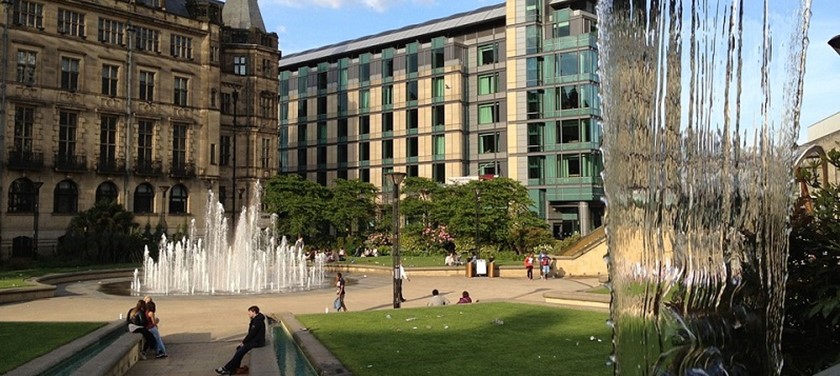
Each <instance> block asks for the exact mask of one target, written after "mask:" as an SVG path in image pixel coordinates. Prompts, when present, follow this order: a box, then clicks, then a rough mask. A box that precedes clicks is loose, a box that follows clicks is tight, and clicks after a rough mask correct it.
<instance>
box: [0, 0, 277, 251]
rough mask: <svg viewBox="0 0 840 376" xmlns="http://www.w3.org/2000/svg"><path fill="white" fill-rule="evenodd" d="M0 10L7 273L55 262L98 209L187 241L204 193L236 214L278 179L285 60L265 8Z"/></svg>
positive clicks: (40, 3) (149, 4) (130, 4)
mask: <svg viewBox="0 0 840 376" xmlns="http://www.w3.org/2000/svg"><path fill="white" fill-rule="evenodd" d="M2 10H3V12H4V13H3V16H2V17H0V20H3V29H2V31H3V45H2V49H3V51H2V52H3V55H2V58H3V60H2V64H0V65H1V66H2V67H0V69H2V71H0V76H2V77H1V78H2V79H3V83H4V84H5V85H3V86H2V87H1V88H0V104H2V105H0V110H2V113H0V260H6V259H8V258H10V257H31V256H32V255H33V252H39V253H41V254H46V253H50V252H53V251H54V250H55V246H56V244H57V242H58V240H59V238H60V237H61V236H62V235H63V234H64V232H65V229H66V227H67V225H68V224H69V222H70V220H71V218H73V216H75V215H76V214H77V213H78V212H80V211H84V210H86V209H89V208H91V207H92V206H93V205H94V203H95V202H96V201H98V200H116V202H118V203H120V204H122V205H124V207H125V208H127V209H128V210H129V211H132V212H134V214H135V220H136V222H137V223H139V224H140V225H141V226H144V227H145V225H147V224H148V225H150V226H151V227H152V228H153V229H154V228H155V227H157V226H158V224H159V223H160V224H162V225H164V226H166V228H168V229H169V232H170V233H171V232H174V231H177V230H178V229H185V228H186V227H187V225H188V224H189V222H190V220H192V219H193V218H197V219H199V221H201V219H202V218H203V213H204V212H205V207H206V200H207V192H208V189H210V188H212V189H214V190H215V191H216V192H218V194H219V196H220V198H221V201H222V202H223V203H225V205H226V207H227V210H228V211H229V212H230V211H232V209H233V208H235V207H237V206H238V204H239V203H240V202H241V200H246V199H247V198H248V196H249V195H250V194H251V192H250V184H249V183H250V182H253V181H255V180H257V179H260V178H263V177H265V176H269V175H271V174H273V173H274V172H275V171H276V170H277V168H278V160H277V147H278V145H277V110H276V108H277V107H276V100H277V87H278V80H277V61H278V59H279V52H278V50H277V35H276V34H275V33H268V32H266V30H265V26H264V25H263V21H262V18H261V16H260V11H259V9H258V8H257V0H228V1H227V3H226V4H225V3H222V2H221V1H216V0H112V1H107V2H103V1H98V0H9V1H6V0H4V1H3V9H2ZM193 214H198V215H195V216H194V215H193ZM198 225H199V226H202V225H203V223H200V222H199V223H198Z"/></svg>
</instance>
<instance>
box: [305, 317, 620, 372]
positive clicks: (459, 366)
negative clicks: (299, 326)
mask: <svg viewBox="0 0 840 376" xmlns="http://www.w3.org/2000/svg"><path fill="white" fill-rule="evenodd" d="M607 317H608V315H607V314H606V313H597V312H588V311H579V310H571V309H563V308H555V307H548V306H539V305H529V304H517V303H481V304H468V305H453V306H447V307H432V308H411V309H400V310H381V311H367V312H350V313H331V314H312V315H300V316H298V319H299V320H300V321H301V323H303V325H304V326H305V327H307V328H308V329H309V330H310V331H311V332H312V333H313V334H314V335H315V336H316V337H317V338H318V339H319V340H320V341H321V342H322V343H323V344H324V345H325V346H326V347H327V348H329V349H330V351H332V352H333V354H335V355H336V356H337V357H338V358H339V359H340V360H341V362H342V363H343V364H344V365H345V366H347V367H348V368H349V369H350V371H351V372H352V373H353V374H355V375H505V376H510V375H571V376H574V375H581V376H583V375H586V376H590V375H611V374H612V368H611V367H607V366H606V365H605V364H606V362H607V358H608V356H609V354H610V351H611V345H610V335H611V332H610V330H609V328H608V327H607V326H606V324H605V320H606V319H607ZM599 340H600V341H599Z"/></svg>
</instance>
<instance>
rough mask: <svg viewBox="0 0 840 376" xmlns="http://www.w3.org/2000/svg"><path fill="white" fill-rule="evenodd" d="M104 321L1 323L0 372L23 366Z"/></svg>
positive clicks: (100, 325) (99, 325) (101, 324)
mask: <svg viewBox="0 0 840 376" xmlns="http://www.w3.org/2000/svg"><path fill="white" fill-rule="evenodd" d="M103 325H105V323H95V322H93V323H91V322H76V323H74V322H61V323H49V322H46V323H45V322H0V354H3V356H0V374H3V373H6V372H8V371H11V370H12V369H15V368H17V367H20V366H21V365H23V364H24V363H26V362H28V361H30V360H32V359H35V358H37V357H39V356H41V355H44V354H46V353H48V352H50V351H52V350H54V349H56V348H58V347H60V346H61V345H64V344H66V343H69V342H72V341H73V340H75V339H76V338H79V337H81V336H84V335H85V334H88V333H90V332H92V331H94V330H95V329H98V328H100V327H102V326H103Z"/></svg>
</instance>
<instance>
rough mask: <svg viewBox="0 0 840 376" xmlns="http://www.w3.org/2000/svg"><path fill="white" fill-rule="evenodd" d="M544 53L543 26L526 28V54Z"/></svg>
mask: <svg viewBox="0 0 840 376" xmlns="http://www.w3.org/2000/svg"><path fill="white" fill-rule="evenodd" d="M540 51H542V26H539V25H528V26H525V53H526V54H535V53H537V52H540Z"/></svg>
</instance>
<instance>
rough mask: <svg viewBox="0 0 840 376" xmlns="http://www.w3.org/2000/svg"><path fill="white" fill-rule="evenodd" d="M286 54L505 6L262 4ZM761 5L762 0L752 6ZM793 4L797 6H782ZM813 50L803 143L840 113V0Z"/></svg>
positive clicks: (384, 0)
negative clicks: (838, 48)
mask: <svg viewBox="0 0 840 376" xmlns="http://www.w3.org/2000/svg"><path fill="white" fill-rule="evenodd" d="M258 1H259V6H260V10H261V11H262V15H263V21H264V22H265V26H266V29H268V31H269V32H276V33H277V34H278V36H279V38H280V50H281V51H282V52H283V54H291V53H295V52H301V51H305V50H308V49H312V48H317V47H322V46H325V45H329V44H334V43H339V42H343V41H347V40H352V39H356V38H359V37H363V36H367V35H373V34H378V33H381V32H383V31H388V30H393V29H398V28H401V27H404V26H408V25H412V24H417V23H422V22H426V21H429V20H432V19H436V18H441V17H448V16H451V15H453V14H456V13H460V12H466V11H471V10H475V9H478V8H480V7H483V6H488V5H494V4H500V3H501V2H502V0H258ZM748 1H758V0H748ZM781 1H792V0H781ZM812 2H813V3H812V16H811V27H810V30H809V35H808V36H809V40H810V43H809V47H808V51H807V55H806V57H807V58H806V67H805V84H804V94H803V99H802V112H801V117H800V124H801V127H800V137H799V141H800V143H802V142H805V141H806V136H805V135H806V133H807V128H808V126H810V125H812V124H814V123H816V122H818V121H820V120H822V119H824V118H826V117H829V116H831V115H833V114H835V113H837V112H840V55H838V54H837V53H836V52H835V51H834V50H833V49H832V48H831V47H829V46H828V44H827V42H828V40H829V39H831V37H833V36H835V35H838V34H840V6H838V5H840V4H838V2H837V0H812Z"/></svg>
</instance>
